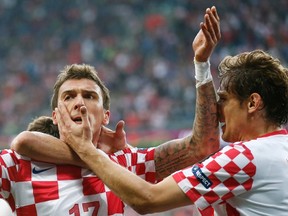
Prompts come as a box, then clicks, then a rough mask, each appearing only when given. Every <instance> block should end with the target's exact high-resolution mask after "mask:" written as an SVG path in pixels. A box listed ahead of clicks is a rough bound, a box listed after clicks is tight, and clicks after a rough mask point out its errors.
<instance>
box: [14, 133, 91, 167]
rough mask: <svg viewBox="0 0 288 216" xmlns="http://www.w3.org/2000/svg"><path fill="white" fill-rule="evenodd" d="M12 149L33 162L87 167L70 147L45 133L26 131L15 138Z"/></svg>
mask: <svg viewBox="0 0 288 216" xmlns="http://www.w3.org/2000/svg"><path fill="white" fill-rule="evenodd" d="M11 148H12V149H14V150H15V151H16V152H17V153H18V154H21V155H23V156H27V157H30V158H32V159H33V160H38V161H43V162H48V163H54V164H70V165H76V166H81V167H86V165H85V164H84V163H83V161H82V160H80V158H79V157H78V155H77V154H76V153H75V152H74V151H73V150H71V149H70V147H69V146H68V145H66V144H65V143H64V142H62V141H61V140H60V139H57V138H55V137H53V136H50V135H47V134H44V133H40V132H30V131H24V132H22V133H20V134H19V135H18V136H16V137H15V139H14V140H13V141H12V143H11Z"/></svg>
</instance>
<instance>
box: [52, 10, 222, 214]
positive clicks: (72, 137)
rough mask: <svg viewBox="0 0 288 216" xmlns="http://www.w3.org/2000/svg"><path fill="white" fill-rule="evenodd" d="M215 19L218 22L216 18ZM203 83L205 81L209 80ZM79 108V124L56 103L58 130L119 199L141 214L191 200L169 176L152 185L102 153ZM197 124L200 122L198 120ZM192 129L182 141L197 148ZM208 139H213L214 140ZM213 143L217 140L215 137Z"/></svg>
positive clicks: (63, 106) (178, 205) (162, 209)
mask: <svg viewBox="0 0 288 216" xmlns="http://www.w3.org/2000/svg"><path fill="white" fill-rule="evenodd" d="M213 10H215V12H216V9H213ZM206 14H208V16H209V14H210V10H208V11H207V12H206ZM210 16H211V14H210ZM207 19H208V18H207ZM205 20H206V18H205ZM217 22H219V20H218V21H217ZM205 25H210V24H209V22H208V21H207V20H206V21H205V24H203V25H201V29H202V30H203V31H205V30H206V28H207V29H209V28H210V27H207V26H205ZM207 31H208V30H207ZM203 34H204V35H205V38H207V35H206V33H203ZM200 36H201V35H200ZM217 41H218V40H217ZM214 46H215V45H213V48H214ZM208 48H209V46H208ZM210 48H211V47H210ZM212 50H213V49H211V52H212ZM210 54H211V53H209V52H208V57H209V56H210ZM208 57H207V59H208ZM197 60H198V58H197ZM196 77H197V74H196ZM199 81H200V82H201V84H203V82H206V81H207V79H206V78H205V76H204V79H203V80H199ZM208 81H209V79H208ZM207 84H208V85H209V82H208V83H207ZM204 85H206V84H204ZM201 86H202V85H199V87H201ZM213 97H214V96H213ZM215 100H216V99H215ZM208 101H209V100H208ZM215 103H216V101H215ZM215 106H216V104H215ZM79 109H80V113H81V119H82V122H81V124H77V123H75V122H73V121H72V120H71V119H70V116H69V113H68V111H67V108H66V107H65V105H64V104H63V103H59V106H58V108H56V109H55V112H56V118H57V121H58V122H59V130H60V131H61V135H62V136H63V137H65V141H66V142H67V144H68V145H69V146H70V147H71V148H72V149H73V150H74V151H75V152H77V154H78V155H79V157H80V158H81V159H82V160H83V161H84V162H85V163H86V164H87V166H88V167H89V169H91V170H92V171H93V172H94V173H95V174H96V175H97V176H98V177H99V178H100V179H101V180H103V182H104V183H105V185H107V186H108V187H109V188H110V189H111V190H112V191H113V192H114V193H115V194H116V195H117V196H118V197H119V198H120V199H122V200H123V201H124V202H125V203H127V204H128V205H129V206H131V207H132V208H134V209H135V210H136V211H138V212H139V213H141V214H146V213H150V212H158V211H165V210H168V209H171V208H176V207H180V206H184V205H189V204H192V203H191V201H189V199H188V198H187V197H186V195H185V194H184V193H183V192H182V191H181V190H180V188H179V187H178V186H177V184H176V182H175V181H174V180H173V178H172V177H171V176H169V177H167V178H165V179H164V180H163V181H161V182H160V183H158V184H154V185H153V184H150V183H148V182H145V181H144V180H142V179H141V178H140V177H138V176H136V175H135V174H133V173H131V172H130V171H128V170H126V169H124V168H123V167H121V166H120V165H118V164H116V163H114V162H112V161H111V160H109V158H108V157H107V155H106V154H104V153H103V152H101V151H100V150H98V149H95V147H94V145H93V143H92V141H91V140H92V131H93V130H92V129H91V128H90V127H91V126H90V122H89V119H88V114H87V108H86V107H85V106H84V105H83V106H81V107H79ZM212 111H214V112H215V118H216V120H217V117H216V116H217V115H216V110H212ZM206 112H207V114H204V115H203V116H204V117H203V118H205V116H209V115H210V113H208V111H206ZM201 116H202V114H201ZM206 118H207V117H206ZM214 120H215V119H214ZM216 120H215V122H216ZM197 121H203V119H201V118H199V119H198V120H196V123H195V125H194V127H197V128H198V127H199V130H200V132H201V135H205V133H204V132H203V128H204V127H205V126H203V127H201V126H199V125H198V124H200V123H201V122H197ZM213 122H214V121H213ZM215 124H216V123H215ZM200 125H202V123H201V124H200ZM214 127H216V126H215V125H214V126H213V128H214ZM205 130H206V128H205ZM196 132H197V131H196ZM196 132H195V131H194V135H193V136H192V138H190V140H192V141H189V140H187V139H188V138H186V139H185V140H186V141H185V144H186V145H187V144H189V143H192V147H191V149H192V150H196V149H198V147H197V148H196V147H195V146H197V145H198V139H199V140H200V141H201V140H203V138H201V136H200V134H197V133H196ZM195 133H196V135H195ZM206 133H208V132H206ZM214 133H216V130H215V131H214ZM217 134H218V131H217ZM206 135H207V134H206ZM208 135H209V133H208ZM217 137H218V135H217V136H216V135H215V139H217V140H218V138H217ZM209 139H210V137H209ZM209 139H208V140H209ZM207 142H208V141H207ZM209 142H212V141H209ZM212 143H214V141H213V142H212ZM215 143H219V141H215ZM189 145H191V144H189ZM217 145H218V144H217ZM206 147H207V146H206ZM188 148H190V147H188ZM212 148H214V147H212ZM217 148H218V146H217ZM192 150H191V151H192ZM200 151H201V152H202V153H193V154H203V155H204V154H205V150H202V149H201V150H200ZM209 151H210V150H209ZM203 152H204V153H203ZM190 154H191V153H190ZM197 157H198V156H197ZM190 165H192V164H190Z"/></svg>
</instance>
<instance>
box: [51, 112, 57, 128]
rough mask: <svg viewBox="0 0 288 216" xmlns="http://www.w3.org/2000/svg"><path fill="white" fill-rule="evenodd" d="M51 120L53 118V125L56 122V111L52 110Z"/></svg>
mask: <svg viewBox="0 0 288 216" xmlns="http://www.w3.org/2000/svg"><path fill="white" fill-rule="evenodd" d="M52 120H53V124H54V125H57V124H58V122H57V119H56V112H55V111H54V110H53V111H52Z"/></svg>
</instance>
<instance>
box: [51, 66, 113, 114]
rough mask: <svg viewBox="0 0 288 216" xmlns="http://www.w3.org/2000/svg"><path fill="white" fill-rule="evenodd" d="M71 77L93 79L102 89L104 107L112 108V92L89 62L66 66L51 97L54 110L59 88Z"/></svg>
mask: <svg viewBox="0 0 288 216" xmlns="http://www.w3.org/2000/svg"><path fill="white" fill-rule="evenodd" d="M71 79H89V80H93V81H94V82H95V83H96V84H97V85H98V86H99V87H100V89H101V93H102V97H103V107H104V109H106V110H109V109H110V94H109V90H108V88H107V87H106V86H105V85H104V82H103V81H102V80H101V79H100V78H99V76H98V74H97V71H96V70H95V68H94V67H92V66H90V65H87V64H72V65H67V66H65V67H64V69H63V70H62V71H60V74H59V75H58V77H57V80H56V82H55V85H54V89H53V95H52V98H51V108H52V110H54V109H55V108H56V107H57V104H58V96H59V89H60V87H61V86H62V84H63V83H64V82H65V81H67V80H71Z"/></svg>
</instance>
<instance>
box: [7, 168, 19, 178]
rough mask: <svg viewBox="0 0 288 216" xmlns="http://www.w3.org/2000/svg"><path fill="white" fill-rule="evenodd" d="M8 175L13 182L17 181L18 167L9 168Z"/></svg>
mask: <svg viewBox="0 0 288 216" xmlns="http://www.w3.org/2000/svg"><path fill="white" fill-rule="evenodd" d="M7 171H8V175H9V177H10V180H11V181H16V179H17V173H18V172H17V169H16V166H11V167H7Z"/></svg>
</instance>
